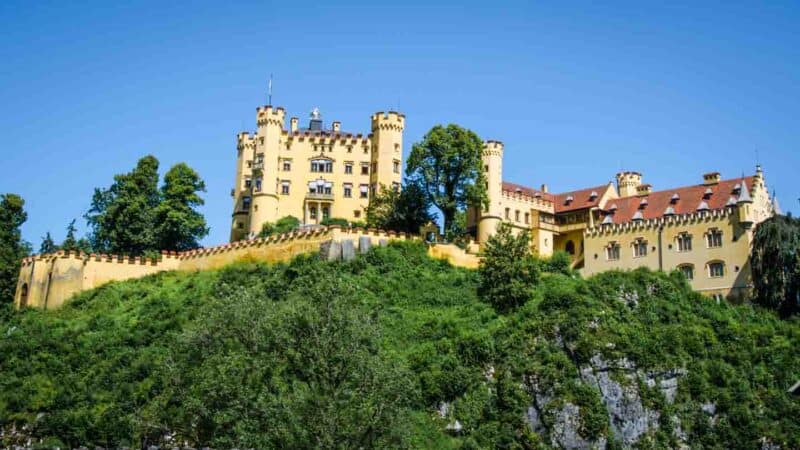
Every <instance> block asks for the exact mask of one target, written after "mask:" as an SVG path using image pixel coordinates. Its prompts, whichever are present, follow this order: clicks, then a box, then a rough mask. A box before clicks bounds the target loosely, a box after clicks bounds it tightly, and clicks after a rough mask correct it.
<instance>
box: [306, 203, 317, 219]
mask: <svg viewBox="0 0 800 450" xmlns="http://www.w3.org/2000/svg"><path fill="white" fill-rule="evenodd" d="M308 217H309V218H311V220H317V207H316V206H312V207H310V208H308Z"/></svg>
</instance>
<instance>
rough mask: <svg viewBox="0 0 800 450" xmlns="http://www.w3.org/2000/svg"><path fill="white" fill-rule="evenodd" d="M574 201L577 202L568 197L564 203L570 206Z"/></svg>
mask: <svg viewBox="0 0 800 450" xmlns="http://www.w3.org/2000/svg"><path fill="white" fill-rule="evenodd" d="M573 200H575V199H574V198H573V197H572V196H571V195H568V196H567V198H566V200H565V201H564V202H565V203H566V204H567V205H569V204H570V203H572V201H573Z"/></svg>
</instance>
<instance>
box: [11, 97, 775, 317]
mask: <svg viewBox="0 0 800 450" xmlns="http://www.w3.org/2000/svg"><path fill="white" fill-rule="evenodd" d="M256 119H257V125H258V129H257V131H256V132H255V133H254V134H252V135H251V134H249V133H246V132H243V133H239V134H238V136H237V146H236V147H237V158H236V179H235V187H234V188H233V189H232V191H231V195H232V197H233V199H234V208H233V215H232V216H233V219H232V224H231V232H230V240H231V242H232V243H231V244H225V245H220V246H216V247H211V248H205V249H198V250H192V251H188V252H182V253H172V254H170V253H165V254H163V255H162V257H161V258H159V259H146V258H129V257H126V256H117V255H99V254H90V255H87V254H80V253H75V252H72V253H69V252H66V253H64V252H59V253H56V254H51V255H37V256H32V257H29V258H26V259H25V260H24V261H23V262H22V267H21V270H20V273H19V277H18V283H17V291H16V294H15V298H14V301H15V305H16V306H17V308H22V307H26V306H34V307H42V308H54V307H58V306H60V305H61V304H62V303H63V302H65V301H66V300H68V299H69V298H70V297H71V296H72V295H74V294H76V293H79V292H81V291H83V290H86V289H91V288H94V287H98V286H101V285H103V284H105V283H107V282H110V281H118V280H126V279H131V278H139V277H143V276H146V275H149V274H152V273H156V272H161V271H166V270H189V271H192V270H208V269H214V268H218V267H222V266H224V265H226V264H230V263H232V262H235V261H240V260H243V259H244V260H257V261H267V262H275V261H286V260H289V259H291V258H292V257H294V256H296V255H299V254H302V253H308V252H313V251H317V250H320V249H322V250H323V251H324V253H325V254H326V255H327V256H326V257H328V258H329V259H336V258H345V259H346V258H347V257H348V256H347V255H350V257H351V256H352V254H353V252H354V251H355V250H354V249H357V250H358V251H362V252H363V251H366V249H367V248H369V246H370V245H385V244H386V243H387V242H388V241H391V240H395V239H407V238H409V237H407V236H405V235H404V234H403V233H394V232H391V231H389V232H386V231H379V230H368V229H364V228H341V227H338V226H324V225H325V223H326V222H325V219H328V218H333V217H336V218H343V219H346V220H347V221H349V222H359V221H361V220H363V219H364V214H365V213H364V210H365V208H366V207H367V206H368V205H369V201H370V199H371V198H372V197H373V196H374V195H375V193H376V192H377V190H378V189H380V188H381V186H385V187H387V188H393V189H399V188H400V180H401V178H400V173H401V164H402V146H403V130H404V127H405V116H404V115H403V114H400V113H397V112H394V111H390V112H388V113H384V112H379V113H375V114H373V115H372V116H371V133H370V134H367V135H363V134H352V133H346V132H343V131H342V130H341V123H340V122H333V123H332V126H331V128H330V129H326V128H325V127H324V126H323V122H322V118H321V115H320V113H319V110H317V109H315V110H314V111H313V112H312V114H311V119H310V122H309V124H308V127H307V128H299V127H298V119H297V118H295V117H293V118H291V119H290V122H289V123H290V126H289V129H288V130H287V129H284V119H285V111H284V109H283V108H273V107H272V106H269V105H268V106H262V107H259V108H257V110H256ZM482 162H483V165H484V167H483V169H484V170H485V172H486V183H487V184H486V188H487V191H488V198H489V202H488V205H487V206H485V207H483V206H482V207H471V208H469V209H468V210H467V228H468V231H469V232H470V233H472V235H473V236H474V238H475V239H476V241H477V242H473V243H472V244H471V245H470V246H469V248H468V251H467V252H465V251H463V250H461V249H459V248H457V247H455V246H454V245H441V244H437V245H432V246H430V247H429V254H430V255H431V256H433V257H436V258H443V259H447V260H448V261H450V262H451V263H452V264H454V265H458V266H463V267H469V268H476V267H477V266H478V261H479V258H478V256H476V254H477V253H479V251H480V247H481V246H483V245H484V244H485V243H486V242H487V240H488V239H489V238H490V237H491V236H492V235H493V234H494V233H495V232H496V231H497V227H498V226H499V225H500V224H501V223H506V224H509V225H510V226H511V227H512V229H514V230H516V231H517V232H519V231H522V230H526V231H528V232H529V233H530V236H531V238H532V239H531V251H532V252H533V253H534V254H536V255H539V256H543V257H548V256H551V255H552V254H553V252H555V251H564V252H566V253H568V254H569V255H570V258H571V261H572V266H573V267H574V268H575V269H577V270H579V271H581V272H582V273H583V274H584V275H591V274H594V273H597V272H601V271H604V270H609V269H632V268H636V267H641V266H644V267H649V268H651V269H654V270H664V271H671V270H675V269H677V270H680V271H681V272H682V273H683V274H684V275H685V276H686V278H687V279H688V280H689V282H690V283H691V284H692V286H693V288H694V289H695V290H698V291H700V292H702V293H705V294H707V295H709V296H714V297H716V298H718V299H721V298H723V297H733V298H735V297H740V296H743V295H745V294H746V293H747V291H748V290H749V288H750V285H751V282H750V266H749V262H748V260H749V254H750V247H751V243H752V240H753V230H754V226H755V225H756V224H758V223H760V222H761V221H763V220H765V219H767V218H768V217H770V216H772V215H773V214H775V213H777V209H778V208H777V204H776V203H775V202H774V199H770V196H769V194H768V191H767V186H766V182H765V180H764V174H763V171H762V170H761V167H760V166H757V167H756V171H755V174H754V175H752V176H746V177H745V176H742V177H738V178H733V179H727V180H722V179H721V177H720V174H719V173H716V172H715V173H708V174H705V175H704V176H703V180H702V183H699V184H696V185H692V186H686V187H679V188H674V189H665V190H661V191H653V189H652V187H651V186H650V185H649V184H645V183H643V180H642V175H641V174H639V173H637V172H621V173H619V174H617V177H616V185H615V184H614V183H611V182H609V183H606V184H602V185H598V186H594V187H589V188H585V189H580V190H576V191H571V192H563V193H559V194H553V193H550V192H549V191H548V189H547V187H546V185H542V186H541V188H540V189H533V188H530V187H525V186H522V185H518V184H514V183H510V182H505V181H503V169H502V163H503V144H502V143H501V142H498V141H491V140H490V141H486V142H485V144H484V148H483V152H482ZM285 216H294V217H296V218H298V219H300V221H301V224H302V225H303V226H302V227H301V230H298V231H295V232H291V233H288V234H284V235H280V236H271V237H269V238H258V237H257V236H258V234H259V232H260V231H261V229H262V226H263V224H264V223H267V222H275V221H277V220H278V219H280V218H282V217H285ZM355 242H357V243H358V245H357V246H356V245H355V244H354V243H355ZM332 249H333V250H332ZM348 249H349V250H348Z"/></svg>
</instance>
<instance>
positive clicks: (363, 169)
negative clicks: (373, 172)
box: [361, 163, 369, 175]
mask: <svg viewBox="0 0 800 450" xmlns="http://www.w3.org/2000/svg"><path fill="white" fill-rule="evenodd" d="M361 175H369V163H361Z"/></svg>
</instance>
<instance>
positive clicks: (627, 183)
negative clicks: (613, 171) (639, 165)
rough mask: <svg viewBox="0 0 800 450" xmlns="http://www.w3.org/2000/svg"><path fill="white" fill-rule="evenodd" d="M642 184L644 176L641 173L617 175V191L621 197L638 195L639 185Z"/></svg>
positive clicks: (621, 173)
mask: <svg viewBox="0 0 800 450" xmlns="http://www.w3.org/2000/svg"><path fill="white" fill-rule="evenodd" d="M641 184H642V174H640V173H639V172H628V171H626V172H620V173H618V174H617V189H618V190H619V196H620V197H631V196H634V195H636V193H637V189H638V187H639V185H641Z"/></svg>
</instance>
